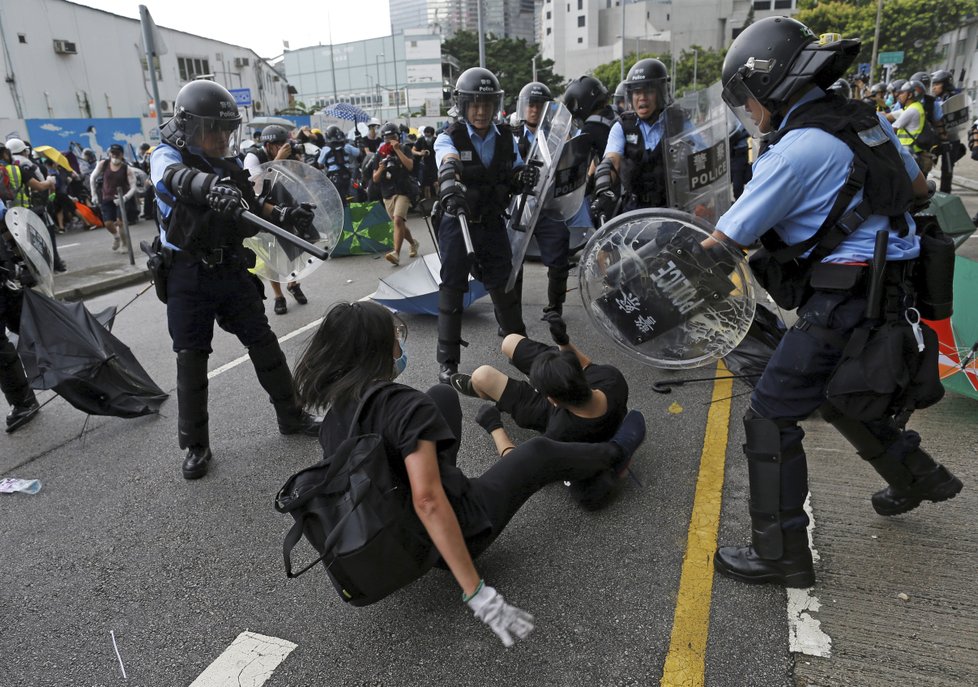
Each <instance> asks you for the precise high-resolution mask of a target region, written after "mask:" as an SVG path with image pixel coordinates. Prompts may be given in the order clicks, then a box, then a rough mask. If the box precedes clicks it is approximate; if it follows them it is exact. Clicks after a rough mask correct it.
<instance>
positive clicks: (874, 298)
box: [866, 229, 890, 320]
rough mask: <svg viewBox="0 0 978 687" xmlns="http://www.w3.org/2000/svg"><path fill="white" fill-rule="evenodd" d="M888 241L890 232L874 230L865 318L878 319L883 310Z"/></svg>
mask: <svg viewBox="0 0 978 687" xmlns="http://www.w3.org/2000/svg"><path fill="white" fill-rule="evenodd" d="M889 243H890V232H889V231H888V230H887V229H880V230H879V231H877V232H876V244H875V245H874V246H873V264H872V266H871V267H870V270H871V271H870V277H869V279H870V281H869V296H868V297H867V299H866V319H869V320H876V319H879V316H880V313H881V312H882V310H883V277H884V276H885V274H886V248H887V246H888V245H889Z"/></svg>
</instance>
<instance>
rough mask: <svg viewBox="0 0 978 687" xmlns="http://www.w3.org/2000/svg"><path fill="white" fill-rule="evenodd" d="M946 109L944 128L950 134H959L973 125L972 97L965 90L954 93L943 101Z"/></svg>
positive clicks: (942, 104) (942, 105) (943, 106)
mask: <svg viewBox="0 0 978 687" xmlns="http://www.w3.org/2000/svg"><path fill="white" fill-rule="evenodd" d="M941 107H942V108H943V110H944V128H946V129H947V132H948V133H949V134H957V133H958V132H960V131H963V130H964V129H967V128H968V127H969V126H971V98H969V97H968V94H967V93H965V92H963V91H962V92H961V93H957V94H955V95H952V96H951V97H950V98H948V99H947V100H945V101H944V102H943V103H941Z"/></svg>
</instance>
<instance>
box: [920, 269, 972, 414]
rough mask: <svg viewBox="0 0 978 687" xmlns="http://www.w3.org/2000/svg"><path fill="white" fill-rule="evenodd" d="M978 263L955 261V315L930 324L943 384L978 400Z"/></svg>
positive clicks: (950, 389)
mask: <svg viewBox="0 0 978 687" xmlns="http://www.w3.org/2000/svg"><path fill="white" fill-rule="evenodd" d="M976 284H978V262H974V261H973V260H969V259H967V258H963V257H961V256H960V255H958V256H955V258H954V314H953V315H952V316H951V317H949V318H947V319H944V320H939V321H937V322H931V321H928V322H927V324H929V325H930V326H931V328H932V329H933V330H934V331H935V332H937V338H938V342H939V346H940V356H939V358H938V361H937V364H938V366H939V368H940V372H941V381H942V382H943V383H944V387H945V388H946V389H948V390H949V391H954V392H956V393H959V394H963V395H965V396H970V397H971V398H974V399H978V307H976V305H975V299H974V292H975V285H976Z"/></svg>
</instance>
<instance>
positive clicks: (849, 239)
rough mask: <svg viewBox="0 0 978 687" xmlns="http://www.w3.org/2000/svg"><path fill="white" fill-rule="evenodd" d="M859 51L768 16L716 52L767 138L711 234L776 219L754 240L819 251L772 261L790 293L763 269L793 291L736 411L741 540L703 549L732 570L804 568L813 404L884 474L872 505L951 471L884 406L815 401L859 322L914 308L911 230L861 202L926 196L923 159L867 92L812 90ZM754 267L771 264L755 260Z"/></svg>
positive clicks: (934, 488)
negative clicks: (793, 318)
mask: <svg viewBox="0 0 978 687" xmlns="http://www.w3.org/2000/svg"><path fill="white" fill-rule="evenodd" d="M799 39H800V40H799ZM858 52H859V42H858V41H849V40H840V41H836V42H832V43H827V44H825V45H819V43H818V42H817V40H816V38H815V36H814V34H812V32H811V31H810V30H809V29H808V28H807V27H806V26H805V25H804V24H802V23H800V22H798V21H796V20H794V19H789V18H786V17H776V18H775V17H772V18H766V19H761V20H760V21H757V22H755V23H754V24H752V25H750V26H749V27H747V28H746V29H745V30H744V31H743V33H741V34H740V35H739V36H738V37H737V38H736V39H735V40H734V42H733V44H732V45H731V47H730V49H729V51H728V52H727V56H726V58H725V60H724V64H723V84H724V92H723V97H724V100H725V101H726V102H727V104H728V106H730V108H731V109H732V110H733V111H734V113H735V114H736V115H737V116H738V118H739V119H741V121H742V122H743V123H744V126H745V127H746V128H747V129H748V130H749V131H752V133H753V134H754V135H755V136H758V137H762V138H763V139H764V140H765V142H766V143H767V144H768V146H767V148H766V149H765V151H764V152H763V153H762V154H761V155H760V156H759V158H758V159H757V161H756V162H755V163H754V178H753V180H752V181H751V182H750V183H749V184H748V186H747V188H746V190H745V191H744V194H743V195H742V196H741V197H740V199H739V200H738V201H737V202H735V203H734V205H733V206H732V207H731V208H730V210H728V211H727V212H726V213H725V214H724V215H723V216H722V217H721V218H720V220H719V221H718V223H717V232H716V233H715V235H714V236H715V238H716V239H717V240H721V241H730V242H733V243H734V244H736V245H738V246H749V245H751V244H753V243H754V242H755V241H756V240H757V239H758V238H759V237H760V235H761V234H763V233H765V232H766V230H767V229H768V228H773V231H774V235H773V236H772V235H766V237H765V245H768V239H770V240H771V241H772V243H771V245H772V246H773V245H774V239H775V238H777V239H778V240H779V242H780V243H779V246H780V247H778V248H777V249H776V251H775V252H774V253H773V254H772V255H774V256H776V257H778V259H781V258H784V257H786V255H790V254H792V253H793V252H794V253H797V252H798V251H799V250H805V249H806V248H811V247H812V241H814V242H815V243H814V248H813V249H812V250H813V253H814V254H815V256H816V257H810V258H807V259H806V260H799V261H794V260H793V261H789V262H784V263H779V264H782V270H783V272H781V274H782V275H783V276H784V278H785V280H786V281H787V280H795V281H797V282H798V283H799V286H800V288H799V289H798V291H797V294H800V295H797V296H796V297H794V298H793V299H792V298H788V297H786V296H785V295H784V293H783V291H782V290H781V289H777V288H776V285H775V284H774V283H773V282H771V281H770V280H767V285H768V286H769V288H770V289H772V295H773V294H774V293H779V294H782V299H783V301H782V302H787V301H788V300H792V301H793V302H792V303H791V304H790V305H793V304H794V303H795V302H797V303H800V307H799V309H798V315H799V321H798V323H797V324H796V325H795V326H794V327H792V328H791V329H790V330H788V332H787V333H786V334H785V336H784V338H783V339H782V341H781V343H780V345H779V346H778V347H777V349H776V351H775V352H774V355H773V356H772V358H771V360H770V361H769V362H768V364H767V367H766V369H765V370H764V373H763V374H762V376H761V378H760V380H759V381H758V382H757V385H756V387H755V389H754V391H753V393H752V395H751V398H750V404H749V407H748V410H747V413H746V414H745V416H744V428H745V443H744V451H745V453H746V455H747V460H748V466H749V480H750V516H751V523H752V528H751V530H752V543H751V544H750V545H748V546H741V547H736V546H724V547H720V548H719V550H718V551H717V553H716V556H715V567H716V569H717V571H719V572H720V573H722V574H724V575H727V576H730V577H733V578H735V579H738V580H741V581H743V582H749V583H762V582H774V583H777V584H782V585H785V586H789V587H807V586H810V585H811V584H812V583H813V582H814V579H815V574H814V567H813V565H812V557H811V552H810V549H809V547H808V534H807V531H806V526H807V524H808V516H807V515H806V514H805V511H804V509H803V504H804V502H805V497H806V495H807V492H808V478H807V466H806V462H805V452H804V448H803V446H802V437H803V436H804V432H803V431H802V429H801V428H800V427H799V426H798V423H799V421H800V420H803V419H805V418H807V417H809V416H810V415H811V414H812V413H814V412H815V411H816V410H818V409H819V408H822V414H823V417H825V419H827V420H828V421H829V422H831V423H832V424H833V425H834V426H835V427H836V428H837V429H838V430H839V431H840V432H841V433H842V434H843V436H845V438H846V439H847V440H848V441H850V442H851V443H852V444H853V446H854V447H855V448H856V451H857V452H858V453H859V455H860V456H861V457H862V458H863V459H864V460H866V461H868V462H869V464H870V465H871V466H872V467H873V468H874V469H876V471H877V472H878V473H879V474H880V475H881V476H882V477H883V479H884V480H885V481H886V482H887V484H888V486H887V487H886V488H885V489H883V490H882V491H879V492H877V493H876V494H874V495H873V497H872V499H871V500H872V505H873V508H874V509H875V510H876V512H877V513H879V514H880V515H895V514H898V513H904V512H907V511H909V510H911V509H913V508H916V507H917V506H918V505H919V504H920V503H921V501H924V500H929V501H942V500H944V499H947V498H950V497H951V496H953V495H955V494H956V493H957V492H958V491H959V490H960V489H961V482H960V480H958V479H957V478H956V477H955V476H954V475H952V474H951V473H950V472H949V471H948V470H947V469H946V468H945V467H943V466H941V465H939V464H938V463H936V462H935V461H934V459H933V458H931V456H930V455H928V454H927V453H926V452H925V451H924V450H923V449H922V448H920V436H919V435H918V434H917V433H916V432H913V431H906V430H904V429H903V427H902V425H901V424H900V423H899V422H898V420H897V419H895V418H894V416H893V415H892V414H891V413H890V411H889V410H887V411H881V412H880V414H879V416H878V417H874V419H873V420H871V421H868V420H864V419H855V418H854V417H853V415H854V413H852V412H851V411H850V412H848V413H844V412H842V410H840V409H841V408H847V407H849V406H846V405H845V404H842V405H840V404H839V403H837V402H836V403H835V405H829V404H827V403H826V398H827V396H826V389H827V383H828V380H829V378H830V377H832V375H833V371H834V370H835V368H836V366H837V364H838V363H839V361H840V359H841V358H842V355H843V349H844V348H845V347H846V342H847V341H848V340H849V339H850V336H851V335H853V334H854V332H855V331H856V328H857V327H859V326H862V327H864V328H865V327H867V326H870V325H873V326H877V324H878V323H880V322H885V323H888V324H890V325H892V327H893V330H892V331H895V332H897V333H899V335H900V336H904V335H906V336H909V335H910V334H911V332H910V329H909V328H910V324H908V323H907V321H906V320H904V319H903V318H907V317H911V315H912V312H911V311H910V310H908V306H910V305H912V304H913V302H914V298H915V292H914V288H913V286H912V285H911V284H910V283H909V278H908V274H909V272H910V270H911V268H912V267H915V265H914V262H915V258H917V256H918V253H919V250H920V249H919V244H920V240H919V239H918V237H917V235H916V233H915V227H914V223H913V219H912V218H911V216H910V214H909V213H907V212H905V211H903V210H902V209H898V210H893V211H892V214H890V213H889V212H888V213H887V214H879V213H876V212H873V209H875V208H881V207H882V204H881V200H880V199H881V198H883V197H885V198H887V199H891V200H892V201H893V206H898V207H900V208H906V207H908V206H909V205H910V204H911V202H912V201H913V199H914V198H915V197H916V198H918V199H920V198H926V196H927V186H926V182H925V180H924V177H923V175H922V174H921V173H920V170H919V169H918V168H917V165H916V164H915V163H914V161H913V159H912V158H911V157H910V156H909V154H908V153H906V152H905V151H904V150H903V148H902V147H901V146H899V144H898V142H897V140H896V136H895V134H894V132H893V131H892V129H891V128H890V127H889V126H887V125H886V124H885V122H884V120H883V118H882V117H881V116H880V115H878V114H876V113H875V112H874V110H873V108H872V107H871V106H869V105H867V104H864V103H862V102H860V101H849V102H844V101H841V100H840V99H838V98H836V97H834V96H827V95H826V93H825V91H824V90H823V89H825V88H826V87H828V86H829V85H830V84H831V83H832V82H833V81H834V80H835V79H836V78H838V76H839V75H840V74H842V73H844V71H845V69H847V68H848V66H849V65H850V64H851V63H852V62H853V61H854V60H855V58H856V55H857V54H858ZM830 131H831V132H835V133H830ZM863 137H865V139H864V138H863ZM883 137H886V139H888V142H887V141H886V140H885V139H884V138H883ZM866 140H870V141H873V142H874V146H870V145H869V144H867V143H866V142H865V141H866ZM877 141H882V142H881V143H879V144H875V142H877ZM857 163H858V164H857ZM850 168H852V169H854V170H855V169H857V168H862V169H863V170H864V171H865V172H866V181H865V182H864V183H859V182H857V181H854V180H855V179H856V178H857V177H856V176H854V175H852V174H850ZM854 174H855V173H854ZM836 205H838V206H839V207H838V208H836V209H835V210H834V211H833V210H830V208H833V207H834V206H836ZM864 217H865V219H863V218H864ZM836 218H838V219H836ZM823 227H824V228H823ZM847 231H848V232H849V233H847ZM877 232H881V235H880V236H877V235H876V234H877ZM884 236H886V237H887V238H888V242H887V244H886V246H887V248H886V265H885V268H884V267H883V266H882V264H881V261H874V260H873V255H874V252H879V251H874V245H875V243H876V242H878V241H880V239H882V238H883V237H884ZM833 244H834V245H833ZM823 256H824V257H823ZM867 263H870V264H871V265H873V267H874V268H879V273H880V274H881V278H882V284H883V286H882V288H881V289H880V291H879V293H880V294H882V298H881V299H880V300H879V301H875V299H874V302H876V303H877V304H878V305H879V307H880V308H881V313H882V314H881V315H880V316H879V318H877V317H875V316H874V315H872V312H873V310H872V309H868V308H867V306H868V302H867V301H868V291H869V281H870V280H869V275H870V273H871V272H872V271H873V270H872V269H870V267H867V266H866V265H867ZM770 264H771V263H769V265H770ZM800 265H809V266H810V267H811V272H810V273H808V272H804V273H800V274H799V273H798V272H797V270H798V269H799V266H800ZM761 273H763V274H771V273H773V272H768V271H766V270H758V271H757V272H755V274H761ZM801 277H803V280H802V279H801ZM759 278H760V277H759ZM874 291H875V290H874ZM790 305H789V307H790ZM911 319H912V318H911ZM917 332H918V333H920V330H917ZM911 340H912V339H911ZM934 372H935V374H934V375H933V377H934V379H933V380H931V381H932V383H937V380H936V366H935V370H934ZM938 388H939V384H938ZM882 400H883V401H884V402H885V403H888V402H889V400H890V399H885V398H884V399H882ZM823 404H824V405H823ZM887 407H888V408H889V406H887Z"/></svg>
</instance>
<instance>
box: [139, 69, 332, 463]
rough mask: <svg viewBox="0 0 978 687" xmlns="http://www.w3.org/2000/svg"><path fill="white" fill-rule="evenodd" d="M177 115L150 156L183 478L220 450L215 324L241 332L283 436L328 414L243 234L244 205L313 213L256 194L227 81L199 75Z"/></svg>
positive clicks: (290, 220)
mask: <svg viewBox="0 0 978 687" xmlns="http://www.w3.org/2000/svg"><path fill="white" fill-rule="evenodd" d="M174 109H175V111H176V114H175V115H174V116H173V117H172V118H171V119H170V120H169V121H168V122H166V123H165V124H164V125H163V128H162V130H161V132H160V134H161V138H162V143H161V144H160V145H159V146H157V147H156V150H154V151H153V154H152V156H151V158H150V175H151V178H152V181H153V186H154V187H155V189H156V204H157V209H158V212H157V222H158V225H159V229H160V241H161V243H162V246H163V247H164V248H165V250H164V251H163V252H164V253H165V254H167V255H170V256H172V257H171V258H170V260H171V264H170V267H169V269H168V271H167V273H166V290H165V296H166V300H165V303H166V316H167V325H168V328H169V331H170V338H171V339H172V340H173V350H174V351H175V352H176V354H177V406H178V412H179V419H178V421H177V427H178V434H179V442H180V448H181V449H187V454H186V456H185V458H184V461H183V476H184V478H186V479H197V478H199V477H203V476H204V475H205V474H206V473H207V468H208V464H209V463H210V461H211V458H212V454H211V450H210V438H209V433H208V415H207V358H208V356H209V355H210V352H211V350H212V349H211V339H212V337H213V335H214V322H215V321H216V322H217V324H218V325H219V326H220V327H221V329H224V330H225V331H227V332H229V333H231V334H234V335H235V336H237V337H238V339H239V340H240V341H241V343H242V344H244V345H245V346H246V347H247V348H248V355H249V356H250V357H251V361H252V363H253V364H254V367H255V373H256V374H257V376H258V381H259V382H260V383H261V385H262V388H264V389H265V391H266V392H268V395H269V397H270V400H271V402H272V405H273V406H274V408H275V414H276V416H277V418H278V428H279V431H280V432H281V433H282V434H299V433H301V434H306V435H308V436H316V435H318V432H319V424H320V423H319V421H318V420H316V419H315V418H313V417H312V416H310V415H309V414H307V413H306V412H304V411H303V410H302V408H301V407H300V406H299V405H298V402H297V401H296V397H295V391H294V389H293V385H292V375H291V373H290V372H289V366H288V363H287V361H286V359H285V354H284V353H283V352H282V349H281V348H280V347H279V345H278V340H277V339H276V337H275V334H274V333H273V332H272V330H271V328H270V327H269V326H268V319H267V318H266V317H265V308H264V307H263V306H262V298H263V295H262V288H261V282H260V281H259V280H258V279H257V278H256V277H254V276H253V275H251V274H249V272H248V269H249V268H250V267H254V265H255V254H254V253H252V252H251V251H249V250H247V249H245V247H244V246H243V245H242V240H243V239H244V238H246V237H248V236H254V235H255V234H256V233H257V230H256V229H253V228H251V227H249V226H247V225H245V224H244V223H242V222H241V221H240V219H239V215H240V211H241V210H242V208H244V207H247V208H248V209H250V210H251V211H252V212H255V213H257V214H261V215H262V216H264V217H265V218H266V219H270V220H272V221H274V222H275V223H277V224H279V225H281V226H282V227H284V228H286V229H290V230H293V231H302V230H303V229H307V228H308V227H309V225H310V224H311V222H312V218H313V216H312V213H311V212H310V211H309V210H308V209H305V208H303V207H301V206H297V205H279V206H275V205H272V204H271V203H267V202H265V201H264V200H263V199H259V198H256V197H255V192H254V190H253V188H252V184H251V182H250V181H249V179H248V173H247V172H246V171H245V170H244V169H243V168H242V166H241V162H240V161H239V160H238V158H237V157H234V156H232V155H231V151H230V150H229V147H228V144H229V141H230V137H231V134H232V133H233V132H234V131H235V130H236V129H237V128H238V126H239V125H240V123H241V116H240V114H239V113H238V106H237V104H236V103H235V101H234V98H233V97H232V96H231V94H230V93H229V92H228V91H227V89H225V88H224V87H223V86H221V85H219V84H216V83H214V82H212V81H193V82H191V83H189V84H187V85H186V86H184V87H183V88H182V89H180V92H179V93H178V94H177V99H176V103H175V106H174Z"/></svg>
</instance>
